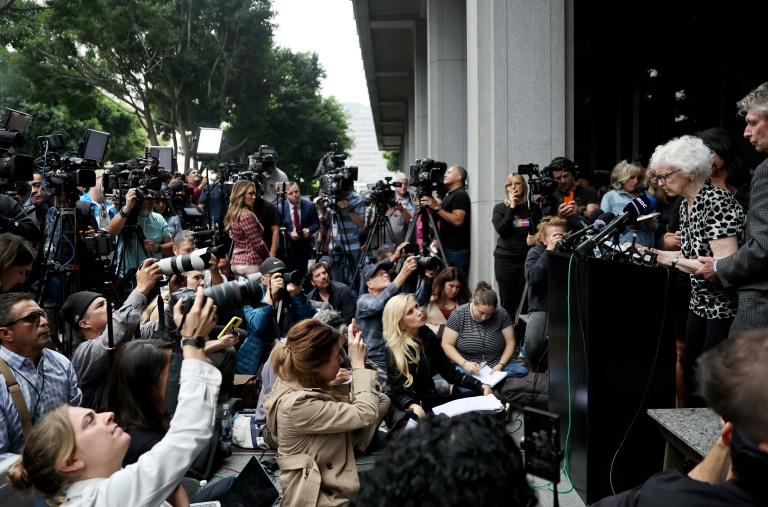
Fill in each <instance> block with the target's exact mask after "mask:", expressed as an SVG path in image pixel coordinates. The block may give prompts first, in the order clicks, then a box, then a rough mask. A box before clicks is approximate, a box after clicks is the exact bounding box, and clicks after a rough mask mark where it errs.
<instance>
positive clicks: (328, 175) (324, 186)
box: [315, 143, 357, 206]
mask: <svg viewBox="0 0 768 507" xmlns="http://www.w3.org/2000/svg"><path fill="white" fill-rule="evenodd" d="M338 149H339V145H338V143H331V150H332V151H329V152H328V153H326V154H325V156H323V158H322V159H320V164H319V165H318V167H317V172H316V173H315V176H320V192H321V194H323V195H324V196H325V197H324V201H325V202H326V203H327V204H329V205H331V206H335V205H336V198H338V197H339V196H340V195H341V194H342V193H344V192H345V191H351V190H354V189H355V181H357V167H355V166H347V165H346V160H347V154H346V153H338Z"/></svg>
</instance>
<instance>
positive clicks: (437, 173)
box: [408, 158, 448, 198]
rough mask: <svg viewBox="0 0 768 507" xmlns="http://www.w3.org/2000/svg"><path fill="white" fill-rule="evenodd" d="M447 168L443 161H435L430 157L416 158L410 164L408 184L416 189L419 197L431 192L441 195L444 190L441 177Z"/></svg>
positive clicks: (428, 194)
mask: <svg viewBox="0 0 768 507" xmlns="http://www.w3.org/2000/svg"><path fill="white" fill-rule="evenodd" d="M447 169H448V164H446V163H445V162H437V161H435V160H432V159H431V158H420V159H416V162H414V163H413V164H411V174H410V176H411V177H410V179H409V181H408V185H410V186H412V187H416V188H417V189H418V192H419V198H422V197H427V196H431V195H432V193H433V192H437V194H438V195H439V196H440V197H442V196H444V195H445V191H446V189H445V185H444V184H443V177H444V176H445V171H446V170H447Z"/></svg>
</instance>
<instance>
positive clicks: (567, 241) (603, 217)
mask: <svg viewBox="0 0 768 507" xmlns="http://www.w3.org/2000/svg"><path fill="white" fill-rule="evenodd" d="M595 211H600V213H601V214H600V215H599V217H598V218H595V219H594V220H593V222H594V223H593V224H592V225H587V226H586V227H582V228H581V229H579V230H577V231H571V232H568V233H565V234H564V235H563V239H561V240H560V241H558V242H557V245H556V246H557V250H558V251H559V252H565V251H571V250H572V246H573V244H574V243H576V241H577V240H578V239H579V238H581V237H582V236H584V235H585V234H586V235H590V234H594V233H596V232H597V231H599V230H601V229H602V228H603V227H605V225H606V224H607V223H609V222H610V221H611V220H613V219H614V218H616V215H614V214H613V213H611V212H610V211H609V212H608V213H603V212H602V210H599V209H598V210H595ZM594 214H595V213H594V212H592V214H591V215H590V217H591V216H592V215H594Z"/></svg>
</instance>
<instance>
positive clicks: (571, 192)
mask: <svg viewBox="0 0 768 507" xmlns="http://www.w3.org/2000/svg"><path fill="white" fill-rule="evenodd" d="M548 169H550V170H551V171H552V178H553V179H554V180H555V181H556V182H557V184H558V186H559V187H560V188H559V189H557V190H555V197H556V198H557V199H558V201H559V202H560V205H559V207H558V209H557V216H559V217H562V218H567V217H573V216H583V217H585V216H589V215H590V214H591V213H592V212H593V211H595V210H596V209H598V206H599V205H600V201H599V200H598V198H597V191H595V189H594V188H592V187H585V186H583V185H579V184H578V183H576V181H575V180H574V178H573V173H574V172H576V169H577V167H576V164H574V163H573V162H571V161H570V160H569V159H567V158H565V157H557V158H555V159H554V160H552V162H551V163H550V164H549V167H548Z"/></svg>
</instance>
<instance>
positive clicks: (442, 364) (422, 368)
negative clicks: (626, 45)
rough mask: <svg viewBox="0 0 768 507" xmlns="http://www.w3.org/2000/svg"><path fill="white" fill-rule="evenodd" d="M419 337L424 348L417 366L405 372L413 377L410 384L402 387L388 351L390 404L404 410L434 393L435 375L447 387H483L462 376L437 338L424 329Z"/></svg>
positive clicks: (393, 358)
mask: <svg viewBox="0 0 768 507" xmlns="http://www.w3.org/2000/svg"><path fill="white" fill-rule="evenodd" d="M419 337H421V341H422V343H423V344H424V349H423V350H421V351H420V353H419V364H409V365H408V371H409V372H410V374H411V376H412V377H413V383H412V384H411V385H410V386H409V387H405V376H404V375H401V374H400V372H399V371H398V370H397V364H396V363H395V357H394V356H393V355H392V352H391V351H390V350H387V387H386V393H387V396H389V398H390V399H391V400H392V405H393V406H394V407H396V408H398V409H400V410H405V409H407V408H408V406H409V405H411V404H413V403H418V404H419V405H422V401H423V400H424V399H426V398H429V397H431V396H435V395H436V394H437V390H436V389H435V381H434V380H432V377H434V376H435V375H436V374H438V373H439V374H440V376H441V377H443V378H444V379H445V380H446V381H448V383H449V384H454V385H458V386H460V387H466V388H468V389H472V390H474V391H480V390H482V388H483V384H482V382H480V381H479V380H477V379H476V378H474V377H471V376H469V375H465V374H464V373H461V372H460V371H459V370H457V369H456V368H455V367H454V366H453V365H452V364H451V362H450V361H449V360H448V357H447V356H446V355H445V352H443V348H442V347H441V346H440V343H439V342H438V341H437V336H435V333H433V332H432V330H431V329H429V328H428V327H427V326H421V328H420V329H419Z"/></svg>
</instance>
